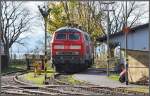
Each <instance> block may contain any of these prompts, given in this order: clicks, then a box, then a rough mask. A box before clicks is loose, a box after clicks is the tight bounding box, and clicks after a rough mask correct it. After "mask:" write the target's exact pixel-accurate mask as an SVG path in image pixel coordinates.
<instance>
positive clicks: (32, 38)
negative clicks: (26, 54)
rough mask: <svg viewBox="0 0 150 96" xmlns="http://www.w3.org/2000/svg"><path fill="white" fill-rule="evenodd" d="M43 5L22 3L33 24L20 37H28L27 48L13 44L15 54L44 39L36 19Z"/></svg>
mask: <svg viewBox="0 0 150 96" xmlns="http://www.w3.org/2000/svg"><path fill="white" fill-rule="evenodd" d="M138 2H139V1H138ZM140 3H142V2H140ZM43 4H44V2H43V1H24V3H23V5H24V7H25V8H27V9H29V11H30V13H31V14H32V16H35V19H34V20H33V23H32V25H31V31H30V32H28V33H25V34H22V35H21V37H25V36H29V39H28V40H25V42H26V43H27V44H26V45H27V48H24V47H22V46H18V44H15V45H13V51H14V52H16V51H17V50H18V48H19V50H20V51H21V52H23V51H27V49H28V50H31V49H34V48H35V46H38V44H37V41H38V40H42V39H43V37H44V30H43V25H42V24H43V21H42V18H41V17H38V16H39V14H40V13H39V10H38V7H37V6H38V5H41V6H42V5H43ZM148 6H149V4H147V6H144V9H143V10H148V9H149V8H148ZM147 16H148V15H147ZM147 21H148V18H147V19H143V20H142V22H143V23H144V22H147Z"/></svg>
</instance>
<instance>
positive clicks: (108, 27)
mask: <svg viewBox="0 0 150 96" xmlns="http://www.w3.org/2000/svg"><path fill="white" fill-rule="evenodd" d="M113 3H114V2H102V3H101V4H106V7H107V9H106V10H103V11H107V76H109V75H110V72H109V65H110V64H109V60H110V56H109V55H110V48H109V35H110V25H109V22H110V20H109V12H110V11H114V10H110V9H109V5H110V4H113Z"/></svg>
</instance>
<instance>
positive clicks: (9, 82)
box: [1, 73, 148, 96]
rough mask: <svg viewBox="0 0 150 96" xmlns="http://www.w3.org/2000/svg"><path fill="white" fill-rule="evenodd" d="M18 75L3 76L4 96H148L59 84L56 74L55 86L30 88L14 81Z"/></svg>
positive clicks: (97, 87)
mask: <svg viewBox="0 0 150 96" xmlns="http://www.w3.org/2000/svg"><path fill="white" fill-rule="evenodd" d="M16 74H21V73H12V74H8V75H4V76H2V79H1V80H2V87H1V95H2V96H148V94H143V93H138V94H137V93H134V92H124V90H121V89H113V88H107V87H100V86H95V85H84V86H83V85H82V86H81V85H75V86H73V85H69V84H68V83H67V82H59V81H60V80H59V76H61V75H64V74H55V75H54V79H53V80H52V81H51V82H55V83H54V84H51V85H47V86H42V87H38V86H29V85H24V84H20V83H17V82H15V81H14V77H15V75H16Z"/></svg>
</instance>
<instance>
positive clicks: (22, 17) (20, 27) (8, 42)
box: [1, 1, 31, 68]
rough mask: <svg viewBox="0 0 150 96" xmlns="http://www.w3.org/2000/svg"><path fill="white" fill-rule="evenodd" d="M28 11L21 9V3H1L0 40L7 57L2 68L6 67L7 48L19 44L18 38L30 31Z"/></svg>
mask: <svg viewBox="0 0 150 96" xmlns="http://www.w3.org/2000/svg"><path fill="white" fill-rule="evenodd" d="M30 20H31V17H30V16H29V11H28V10H26V9H24V8H22V2H14V1H9V2H8V1H3V2H2V16H1V23H2V25H1V32H2V35H1V39H2V43H3V46H4V53H5V54H6V56H7V62H6V64H5V66H4V67H6V68H7V67H8V63H9V48H11V46H12V45H13V44H14V43H20V41H21V39H18V38H19V36H20V35H21V34H22V33H24V32H27V31H28V30H29V29H30V26H29V25H30V24H29V23H30Z"/></svg>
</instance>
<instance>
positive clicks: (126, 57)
mask: <svg viewBox="0 0 150 96" xmlns="http://www.w3.org/2000/svg"><path fill="white" fill-rule="evenodd" d="M125 3H126V8H125V9H126V18H125V28H127V26H128V24H127V22H128V21H127V0H126V2H125ZM127 34H128V32H125V60H126V61H125V68H126V76H125V81H126V85H128V56H127V48H128V44H127V43H128V41H127Z"/></svg>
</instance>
